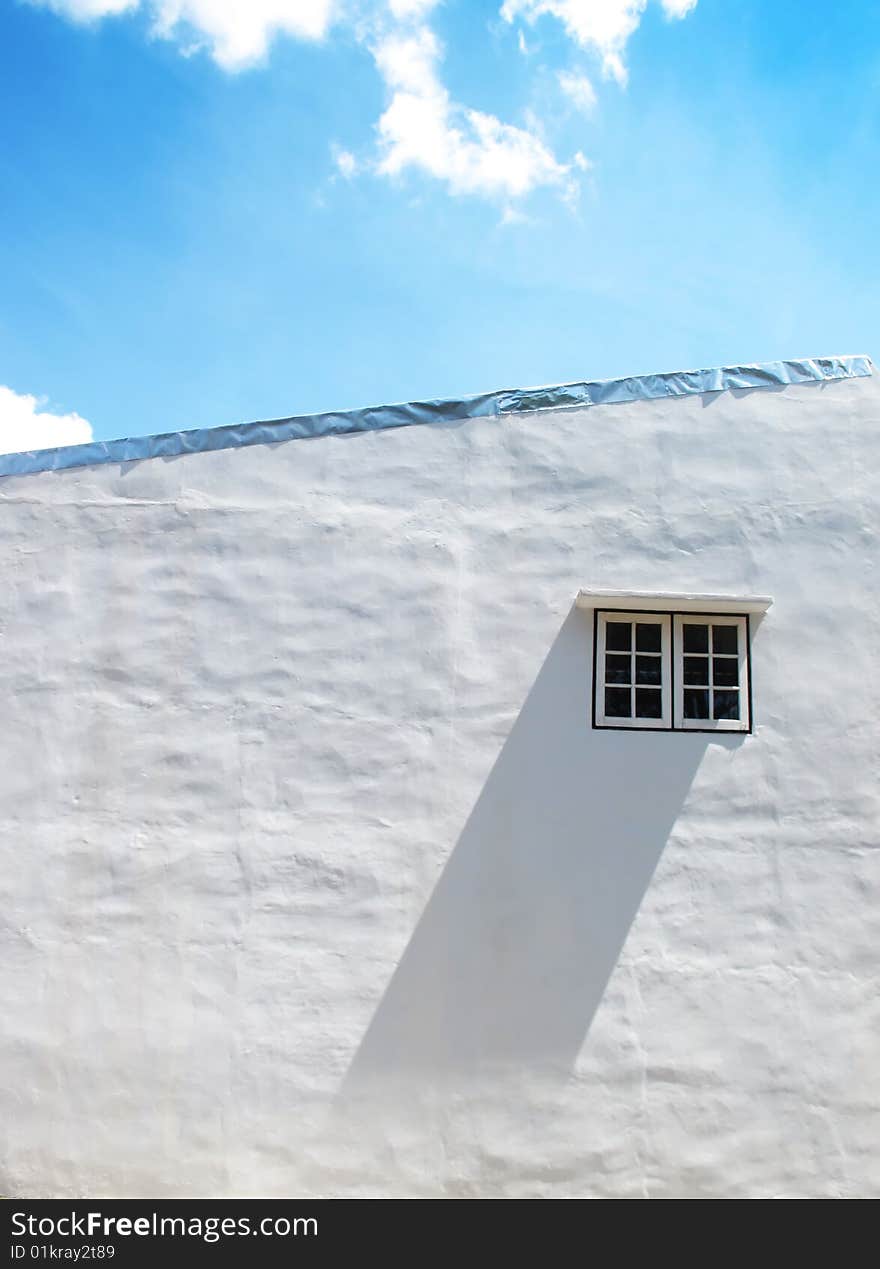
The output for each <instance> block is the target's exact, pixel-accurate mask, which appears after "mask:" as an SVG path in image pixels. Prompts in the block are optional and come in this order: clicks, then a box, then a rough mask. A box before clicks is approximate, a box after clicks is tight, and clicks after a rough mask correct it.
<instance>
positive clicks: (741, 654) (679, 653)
mask: <svg viewBox="0 0 880 1269" xmlns="http://www.w3.org/2000/svg"><path fill="white" fill-rule="evenodd" d="M673 621H674V627H673V659H674V667H673V672H674V679H673V682H674V695H673V700H674V704H675V710H674V713H675V719H674V722H673V728H674V730H676V731H736V732H748V731H751V729H752V717H751V715H752V687H751V678H750V673H751V667H750V665H749V633H750V632H749V619H748V616H730V615H728V614H721V613H690V612H689V613H675V614H673ZM687 625H691V626H710V627H711V626H736V628H737V630H738V631H739V636H738V639H737V655H736V661H737V669H738V676H739V714H740V716H739V718H685V716H684V693H685V691H686V690H687V689H686V685H685V682H684V658H685V651H684V627H685V626H687ZM710 638H711V635H710ZM713 655H715V654H714V653H713V650H712V648H711V646H710V648H709V650H708V654H707V668H708V669H709V671H710V677H709V680H708V681H709V684H710V686H709V712H710V714H711V713H712V700H713V696H712V693H713V690H714V688H713V686H712V677H711V671H712V665H713ZM720 655H724V654H720ZM728 659H729V660H731V661H732V660H733V659H734V658H733V654H732V653H731V654H730V656H729V658H728ZM720 690H722V691H723V690H724V689H723V688H722V689H720Z"/></svg>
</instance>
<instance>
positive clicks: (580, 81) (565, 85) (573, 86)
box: [558, 71, 596, 115]
mask: <svg viewBox="0 0 880 1269" xmlns="http://www.w3.org/2000/svg"><path fill="white" fill-rule="evenodd" d="M558 78H559V87H560V88H561V89H562V91H563V92H564V93H565V95H566V97H568V99H569V100H570V101H571V102H572V104H573V105H575V106H577V108H578V110H582V111H583V113H584V114H585V115H588V114H589V113H590V111H591V110H592V109H593V107H594V106H595V104H596V90H595V88H594V87H593V85H592V84H591V83H590V81H589V79H587V77H586V75H581V74H578V73H577V72H575V71H560V72H559V76H558Z"/></svg>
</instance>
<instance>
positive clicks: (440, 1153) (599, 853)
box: [0, 377, 880, 1195]
mask: <svg viewBox="0 0 880 1269" xmlns="http://www.w3.org/2000/svg"><path fill="white" fill-rule="evenodd" d="M878 424H880V380H878V378H877V377H874V378H871V379H863V380H854V381H848V382H839V383H828V384H825V385H815V386H814V385H810V386H803V387H791V388H786V389H783V390H770V389H764V390H756V391H752V392H723V393H718V394H712V395H707V396H704V397H692V398H681V399H676V400H670V401H652V402H643V403H637V404H629V405H620V406H611V405H609V406H602V407H594V408H592V409H589V410H571V411H557V412H546V413H533V414H527V415H521V416H517V417H512V418H508V419H505V420H504V421H503V422H501V421H497V420H492V419H486V420H472V421H470V422H467V423H462V424H460V425H450V426H444V425H442V424H440V425H436V426H430V427H412V428H405V429H401V430H397V431H389V432H378V433H367V434H362V435H357V436H350V437H338V438H324V439H318V440H311V441H308V440H304V441H294V442H288V443H285V444H281V445H276V446H258V447H254V448H250V449H244V450H227V451H221V452H217V453H208V454H195V455H189V456H184V457H179V458H175V459H173V460H163V459H152V460H149V461H145V462H142V463H130V464H126V465H124V466H113V465H106V466H100V467H94V468H86V469H80V470H72V471H67V472H61V473H43V474H40V475H33V476H22V477H14V478H8V479H5V480H2V481H0V568H2V576H3V586H2V588H0V651H2V655H0V699H2V703H3V727H2V733H0V734H2V740H0V745H2V748H0V836H2V852H3V857H2V868H0V958H2V967H3V968H2V974H0V993H2V999H0V1013H2V1018H3V1028H2V1030H3V1038H2V1048H0V1099H2V1101H0V1124H2V1125H3V1136H2V1159H0V1192H2V1193H6V1194H21V1193H29V1194H47V1195H62V1194H63V1195H68V1194H69V1195H75V1194H81V1193H91V1194H103V1195H107V1194H154V1195H155V1194H163V1193H172V1194H174V1193H176V1194H188V1195H192V1194H238V1195H246V1194H285V1193H311V1192H315V1193H358V1194H367V1193H393V1192H394V1193H396V1192H402V1193H412V1194H415V1193H426V1194H435V1193H453V1194H460V1193H469V1194H559V1195H562V1194H617V1195H627V1194H651V1195H670V1194H817V1195H818V1194H852V1195H855V1194H870V1193H876V1192H877V1191H878V1189H880V1148H878V1141H880V1110H878V1107H880V998H878V991H877V958H878V951H877V949H878V947H880V902H878V899H880V842H878V832H877V825H878V810H880V798H878V790H877V782H876V774H877V764H878V757H880V752H878V751H880V744H878V741H880V726H878V721H877V720H878V709H880V699H878V697H880V693H878V686H877V685H878V673H877V669H878V665H880V635H878V623H877V612H878V593H880V582H878V570H877V533H878V528H880V516H878V498H877V473H878V470H880V462H878V458H880V426H878ZM587 584H594V585H600V586H607V587H632V588H636V589H649V590H671V591H676V590H687V589H694V590H703V591H730V592H734V593H736V592H746V593H766V594H771V595H773V596H774V598H775V604H774V606H773V608H772V609H771V610H770V612H769V614H768V615H767V616H766V617H765V618H764V619H763V620H762V621H761V622H760V624H759V625H758V627H757V630H756V633H755V637H754V640H753V681H754V715H755V724H756V730H755V733H754V735H751V736H735V735H734V736H731V735H727V736H718V737H714V736H706V735H683V734H662V733H658V734H650V733H648V734H644V733H625V732H624V733H608V732H597V731H593V730H591V728H590V724H589V715H590V690H591V689H590V678H591V674H590V670H591V638H592V630H591V622H590V619H589V616H588V615H587V614H584V613H583V612H579V611H577V610H573V608H572V604H573V600H574V598H575V595H576V593H577V591H578V589H579V588H580V587H581V586H584V585H587Z"/></svg>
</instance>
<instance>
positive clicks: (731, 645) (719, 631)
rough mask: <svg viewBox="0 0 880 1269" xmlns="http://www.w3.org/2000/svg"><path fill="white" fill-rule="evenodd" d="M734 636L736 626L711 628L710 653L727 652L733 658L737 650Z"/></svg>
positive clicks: (735, 634)
mask: <svg viewBox="0 0 880 1269" xmlns="http://www.w3.org/2000/svg"><path fill="white" fill-rule="evenodd" d="M736 636H737V629H736V626H713V627H712V651H713V652H729V653H730V654H731V656H735V655H736V653H737V652H738V650H739V649H738V645H737V638H736Z"/></svg>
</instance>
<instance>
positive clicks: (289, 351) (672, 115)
mask: <svg viewBox="0 0 880 1269" xmlns="http://www.w3.org/2000/svg"><path fill="white" fill-rule="evenodd" d="M876 19H877V5H876V0H835V3H834V5H833V6H831V5H826V4H823V3H818V0H817V2H816V3H814V4H804V3H803V0H801V2H800V3H794V2H788V0H736V3H733V2H732V0H696V3H693V2H692V0H494V3H481V2H476V0H445V2H439V3H437V2H432V0H381V2H380V0H375V2H374V0H354V2H349V0H336V3H334V0H40V2H38V0H0V385H3V386H0V449H4V448H5V449H24V448H37V447H39V446H41V445H47V444H59V443H70V442H75V441H78V440H83V439H86V438H87V437H88V435H89V434H90V433H92V434H94V436H96V437H115V436H127V435H136V434H139V433H146V432H164V431H175V430H177V429H180V428H189V427H206V426H214V425H219V424H224V423H230V422H235V421H238V420H246V419H257V418H276V417H282V416H285V415H290V414H297V413H304V412H311V411H316V410H322V409H337V408H339V409H342V408H348V407H356V406H360V405H368V404H378V403H384V402H391V401H399V400H412V399H419V398H432V397H443V396H460V395H464V394H467V393H470V392H477V391H481V390H487V389H492V388H499V387H511V386H527V385H530V384H535V383H553V382H562V381H567V380H577V379H590V378H608V377H613V376H616V375H621V374H631V373H642V372H648V371H659V370H674V369H682V368H690V367H699V366H714V365H720V364H730V363H736V362H742V361H767V360H772V359H775V358H785V357H797V356H812V355H821V354H832V353H844V352H867V353H871V354H877V353H878V350H880V340H878V338H877V334H878V325H880V305H878V281H880V277H878V274H880V265H878V252H877V192H878V180H880V163H878V159H880V34H878V26H877V20H876Z"/></svg>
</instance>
